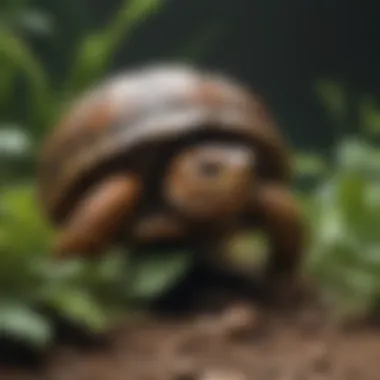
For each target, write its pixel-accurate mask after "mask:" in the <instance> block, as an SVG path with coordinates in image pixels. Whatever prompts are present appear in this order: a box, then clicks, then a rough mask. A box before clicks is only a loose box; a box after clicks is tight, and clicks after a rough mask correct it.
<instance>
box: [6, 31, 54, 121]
mask: <svg viewBox="0 0 380 380" xmlns="http://www.w3.org/2000/svg"><path fill="white" fill-rule="evenodd" d="M0 59H1V60H3V61H5V62H6V63H7V62H10V63H11V64H12V65H13V67H16V68H17V69H18V72H20V73H22V74H23V76H24V77H25V79H26V80H27V83H28V91H29V98H28V99H29V101H30V104H29V105H28V108H29V114H30V120H31V121H32V122H33V124H34V125H36V126H39V125H42V126H43V127H44V126H45V125H46V123H48V122H50V120H51V116H52V113H53V111H54V107H55V105H54V102H53V101H54V99H53V97H52V95H53V94H52V93H51V91H50V88H49V78H48V77H47V74H46V71H45V70H44V68H43V65H42V64H41V63H40V61H39V60H38V59H37V57H36V56H35V54H34V53H33V52H32V51H31V49H30V48H29V46H28V45H27V44H26V43H25V42H24V41H23V40H22V39H21V38H18V37H16V36H15V35H12V34H10V33H6V32H5V31H4V32H3V33H0Z"/></svg>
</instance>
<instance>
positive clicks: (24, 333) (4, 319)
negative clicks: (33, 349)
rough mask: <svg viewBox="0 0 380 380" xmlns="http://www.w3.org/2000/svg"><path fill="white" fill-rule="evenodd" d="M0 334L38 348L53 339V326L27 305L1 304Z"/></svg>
mask: <svg viewBox="0 0 380 380" xmlns="http://www.w3.org/2000/svg"><path fill="white" fill-rule="evenodd" d="M0 333H3V334H4V333H5V334H7V335H10V336H11V337H16V338H19V339H22V340H24V341H27V342H29V343H31V344H32V345H34V346H37V347H45V346H46V345H47V344H48V343H49V342H50V340H51V338H52V333H53V331H52V326H51V325H50V324H49V323H48V321H47V320H46V319H44V318H42V317H41V316H40V315H39V314H37V313H35V312H33V311H32V310H31V309H30V308H28V307H27V306H25V305H15V304H7V303H5V304H4V303H2V304H0Z"/></svg>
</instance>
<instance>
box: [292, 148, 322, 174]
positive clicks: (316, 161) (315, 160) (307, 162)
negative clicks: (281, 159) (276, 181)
mask: <svg viewBox="0 0 380 380" xmlns="http://www.w3.org/2000/svg"><path fill="white" fill-rule="evenodd" d="M293 160H294V167H295V170H296V172H297V174H298V175H302V176H303V175H312V176H316V175H318V176H319V175H322V174H324V173H326V171H327V165H326V162H325V161H324V160H323V158H322V157H321V156H320V155H317V154H311V153H305V152H298V153H297V154H296V155H294V159H293Z"/></svg>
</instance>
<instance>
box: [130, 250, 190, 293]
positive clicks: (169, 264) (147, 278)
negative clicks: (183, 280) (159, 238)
mask: <svg viewBox="0 0 380 380" xmlns="http://www.w3.org/2000/svg"><path fill="white" fill-rule="evenodd" d="M189 265H190V256H189V255H188V253H187V252H175V253H171V254H163V253H160V255H157V256H155V255H154V256H151V255H149V257H145V258H144V259H143V260H137V261H136V262H134V263H132V271H133V273H131V276H132V281H130V282H129V284H130V286H131V288H130V289H128V293H130V294H132V296H133V297H136V298H144V299H147V298H153V297H155V296H157V295H159V294H161V293H162V292H164V291H165V290H167V289H168V288H169V287H170V286H172V285H173V284H174V282H175V281H176V280H178V279H179V278H180V277H181V276H182V275H184V273H185V272H186V271H187V269H188V268H189Z"/></svg>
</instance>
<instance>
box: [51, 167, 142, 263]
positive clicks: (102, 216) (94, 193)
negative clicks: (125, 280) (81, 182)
mask: <svg viewBox="0 0 380 380" xmlns="http://www.w3.org/2000/svg"><path fill="white" fill-rule="evenodd" d="M140 193H141V190H140V182H139V180H138V179H136V178H135V177H133V176H131V175H128V174H125V175H123V174H120V175H117V176H114V177H110V178H108V179H106V180H105V181H104V182H102V183H100V184H98V185H97V186H96V187H95V188H94V189H92V190H91V192H90V193H89V194H87V195H86V197H84V198H83V200H82V201H81V202H80V203H79V204H78V205H77V207H76V208H75V209H74V211H73V212H72V214H71V215H70V216H69V218H68V220H67V221H66V223H65V224H64V226H63V227H62V231H61V234H60V236H59V238H58V241H57V244H56V246H55V249H54V255H55V257H59V258H63V257H69V256H73V255H78V254H79V255H83V256H86V257H89V258H91V257H95V256H97V255H98V254H99V253H101V251H102V250H104V249H105V248H106V247H107V246H108V245H110V244H111V243H112V242H113V239H114V238H115V234H116V233H117V231H118V230H119V228H120V225H121V223H122V222H125V221H126V220H128V219H130V218H131V217H132V215H133V213H134V210H135V207H136V205H137V203H138V199H139V196H140Z"/></svg>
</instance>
